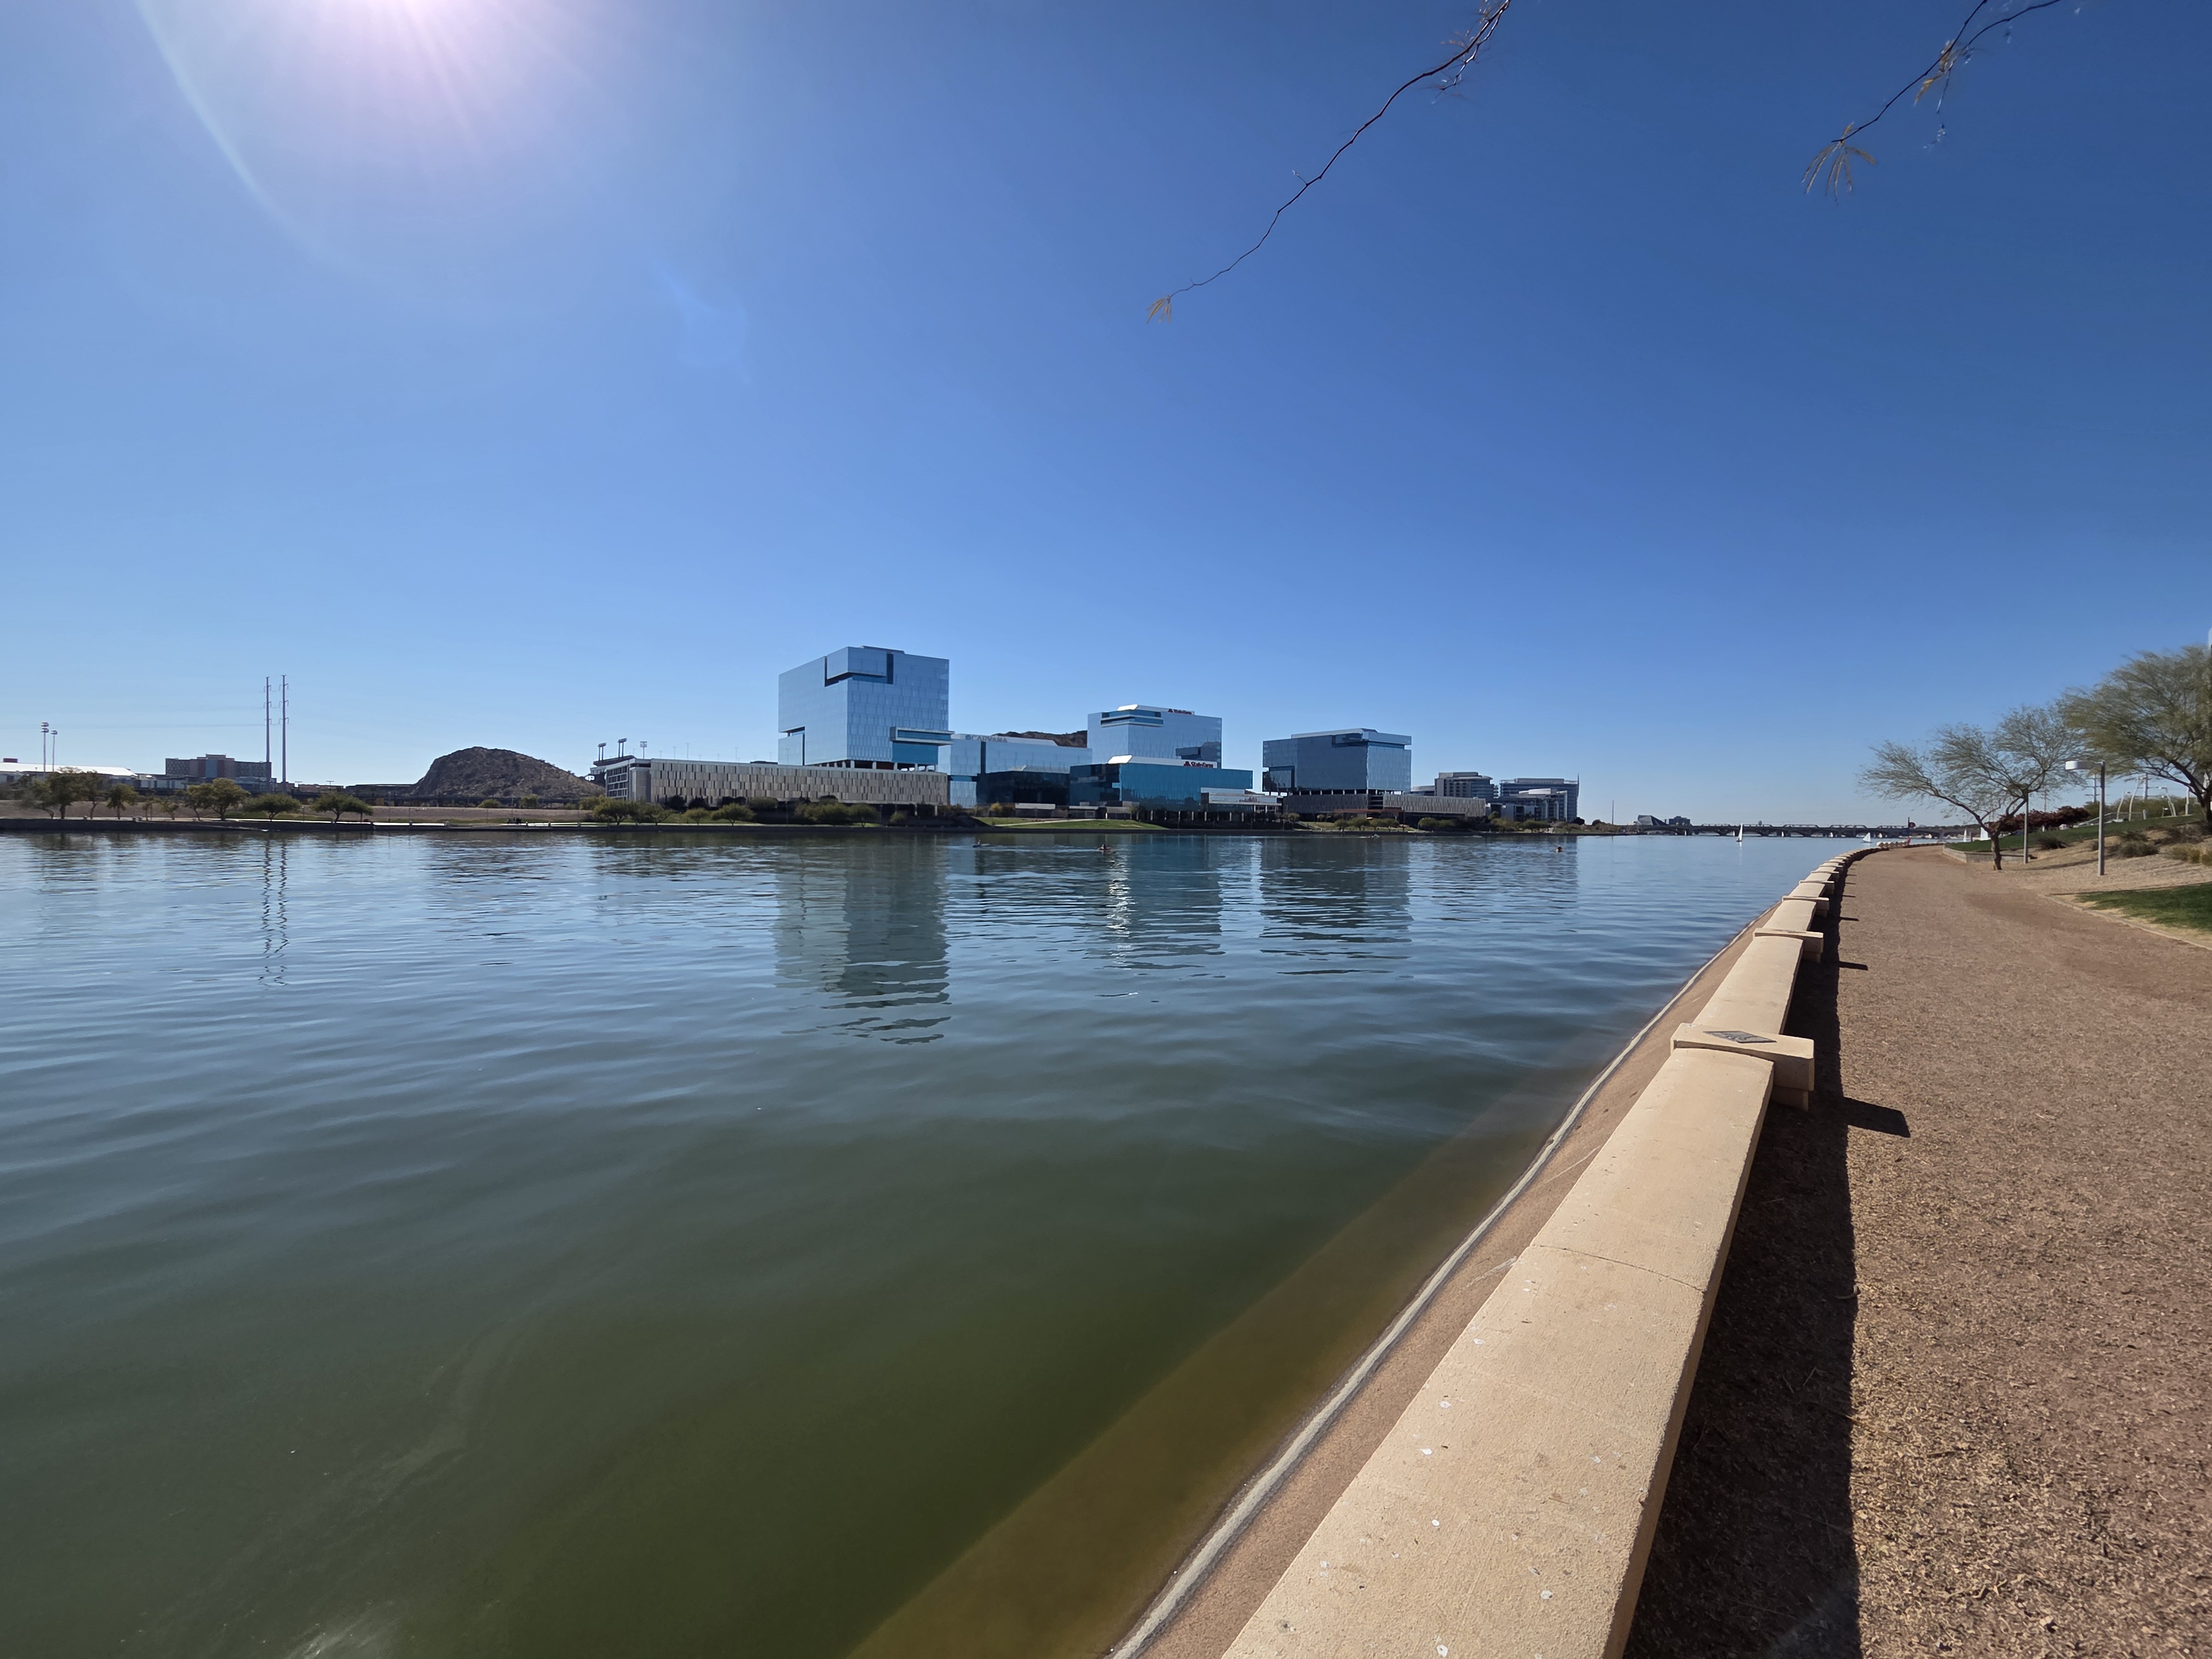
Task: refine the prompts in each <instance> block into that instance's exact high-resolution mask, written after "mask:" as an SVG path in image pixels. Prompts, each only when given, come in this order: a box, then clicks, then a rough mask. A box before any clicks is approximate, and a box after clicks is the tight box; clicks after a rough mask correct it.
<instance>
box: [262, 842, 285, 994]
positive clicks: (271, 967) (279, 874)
mask: <svg viewBox="0 0 2212 1659" xmlns="http://www.w3.org/2000/svg"><path fill="white" fill-rule="evenodd" d="M289 841H290V838H289V836H283V835H281V834H275V833H272V834H270V835H267V836H264V838H263V840H262V843H261V969H260V973H259V975H258V977H259V979H260V981H261V983H262V984H264V985H282V984H283V982H284V952H285V950H286V948H287V946H289V945H290V943H291V929H290V927H289V922H288V921H287V919H286V916H285V913H284V878H285V873H286V871H287V868H288V866H289V863H290V860H291V854H292V848H291V847H290V845H289Z"/></svg>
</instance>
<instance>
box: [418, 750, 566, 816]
mask: <svg viewBox="0 0 2212 1659" xmlns="http://www.w3.org/2000/svg"><path fill="white" fill-rule="evenodd" d="M410 793H412V794H413V795H414V796H415V798H416V799H418V800H465V801H468V802H471V803H473V802H475V801H478V800H483V799H489V798H493V797H496V798H497V799H500V800H501V801H512V800H515V799H520V797H521V796H524V795H535V796H537V797H538V799H540V800H542V801H544V802H546V803H547V804H548V805H550V804H551V803H552V802H554V801H570V800H580V799H583V798H584V797H585V796H586V795H588V794H592V793H596V792H595V791H594V790H593V789H592V786H591V784H590V783H589V782H587V781H585V780H584V779H582V778H580V777H578V776H577V775H575V774H574V772H564V771H562V769H560V768H559V767H557V766H556V765H554V764H553V763H552V762H551V761H542V760H539V759H538V757H536V756H535V755H525V754H521V753H519V752H518V751H516V750H513V749H456V750H453V753H452V754H450V755H441V756H439V757H438V758H437V759H435V760H434V761H432V762H431V763H430V769H429V770H428V771H427V772H425V773H424V774H423V775H422V781H421V782H420V783H418V784H416V786H415V787H414V788H413V790H411V791H410Z"/></svg>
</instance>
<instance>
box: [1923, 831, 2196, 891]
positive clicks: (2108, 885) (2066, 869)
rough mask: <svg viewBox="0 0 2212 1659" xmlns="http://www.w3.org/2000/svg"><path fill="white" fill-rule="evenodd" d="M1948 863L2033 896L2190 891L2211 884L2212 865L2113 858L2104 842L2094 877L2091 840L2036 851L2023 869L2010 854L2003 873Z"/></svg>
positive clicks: (2161, 856) (2160, 856)
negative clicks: (2056, 849) (2052, 850)
mask: <svg viewBox="0 0 2212 1659" xmlns="http://www.w3.org/2000/svg"><path fill="white" fill-rule="evenodd" d="M1947 856H1949V855H1947ZM1952 861H1953V862H1954V863H1956V864H1963V865H1964V866H1966V868H1967V869H1970V870H1972V871H1973V872H1976V873H1977V874H1978V875H1981V876H1984V877H1989V878H1994V879H1997V880H2002V882H2004V883H2005V884H2007V885H2008V886H2020V887H2025V888H2027V889H2028V890H2030V891H2032V892H2037V893H2052V894H2057V893H2095V892H2113V891H2118V890H2123V889H2126V888H2143V887H2189V886H2193V885H2195V884H2199V883H2202V882H2208V881H2212V865H2204V864H2191V863H2189V862H2188V861H2187V860H2183V859H2177V858H2172V857H2170V856H2169V855H2167V854H2165V853H2154V854H2152V855H2151V856H2150V857H2148V858H2142V859H2122V858H2114V857H2113V856H2112V848H2111V847H2110V845H2109V844H2108V845H2107V846H2106V851H2105V873H2104V874H2103V875H2101V876H2100V875H2099V874H2098V873H2097V848H2096V843H2095V842H2087V843H2086V844H2084V845H2082V846H2080V847H2069V848H2067V849H2066V850H2065V851H2064V852H2063V853H2038V854H2036V855H2035V857H2034V859H2033V861H2031V862H2030V863H2029V864H2028V866H2027V868H2026V869H2025V870H2023V869H2022V868H2021V866H2020V865H2019V864H2018V862H2017V861H2016V855H2015V854H2006V855H2005V867H2004V870H2003V872H2002V875H1998V874H1997V873H1996V872H1993V871H1992V870H1991V869H1990V861H1989V860H1987V859H1974V860H1966V859H1960V858H1957V857H1953V859H1952Z"/></svg>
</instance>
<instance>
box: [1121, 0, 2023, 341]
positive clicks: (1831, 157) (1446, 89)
mask: <svg viewBox="0 0 2212 1659" xmlns="http://www.w3.org/2000/svg"><path fill="white" fill-rule="evenodd" d="M2058 3H2059V0H1973V4H1972V8H1971V9H1969V10H1968V11H1967V13H1966V17H1965V18H1964V19H1963V20H1962V21H1960V24H1959V26H1958V27H1956V28H1955V29H1954V30H1953V31H1952V32H1951V37H1950V39H1948V40H1946V41H1944V43H1943V45H1942V48H1941V49H1940V50H1939V51H1938V52H1936V56H1935V58H1933V59H1931V60H1930V61H1929V64H1927V66H1926V67H1925V68H1923V70H1921V71H1920V72H1919V73H1918V74H1917V75H1915V76H1913V77H1912V78H1911V80H1909V81H1907V82H1905V84H1904V85H1903V86H1901V87H1899V88H1898V89H1897V90H1896V91H1895V92H1893V93H1892V94H1890V95H1889V97H1888V99H1887V100H1886V101H1885V102H1884V103H1883V104H1882V106H1881V107H1880V108H1879V109H1877V110H1875V112H1874V113H1873V114H1872V115H1869V116H1868V117H1867V118H1866V119H1865V120H1863V121H1849V122H1846V123H1844V129H1843V131H1841V132H1839V133H1838V134H1837V135H1836V137H1833V138H1832V139H1830V140H1829V141H1828V142H1827V143H1826V144H1824V145H1822V146H1821V148H1820V154H1819V155H1815V156H1814V158H1813V160H1812V161H1811V163H1810V165H1808V167H1806V169H1805V178H1804V183H1805V189H1806V191H1808V193H1809V192H1811V191H1813V190H1814V189H1816V188H1818V189H1825V190H1826V191H1827V193H1828V194H1829V195H1830V196H1831V197H1838V198H1840V197H1843V196H1845V195H1848V194H1849V193H1850V191H1852V190H1853V189H1855V188H1856V184H1855V181H1854V179H1853V178H1852V173H1851V170H1852V167H1853V166H1854V164H1856V163H1861V162H1863V163H1864V164H1865V165H1867V166H1869V167H1872V166H1873V165H1874V164H1875V160H1874V157H1873V155H1870V154H1869V152H1868V151H1867V149H1865V147H1864V146H1863V144H1861V143H1858V142H1857V141H1858V140H1859V139H1862V138H1863V137H1865V135H1866V132H1867V130H1868V129H1869V128H1870V127H1872V126H1873V125H1875V123H1877V122H1879V121H1880V120H1881V118H1883V117H1884V116H1886V115H1887V114H1888V113H1889V112H1890V111H1891V110H1893V108H1895V107H1896V106H1897V105H1898V103H1899V101H1900V100H1903V99H1904V97H1905V94H1908V93H1910V94H1911V96H1912V101H1913V103H1914V105H1915V106H1917V105H1918V104H1920V103H1921V102H1922V101H1923V100H1925V99H1927V98H1928V97H1929V96H1930V95H1931V94H1932V95H1933V96H1934V98H1935V100H1936V121H1937V125H1936V140H1937V142H1939V143H1940V142H1942V137H1943V127H1942V109H1943V103H1944V100H1945V98H1946V96H1947V95H1948V93H1949V91H1950V88H1951V81H1952V77H1953V76H1956V75H1957V74H1958V72H1959V71H1960V70H1962V69H1964V68H1966V65H1967V64H1969V63H1971V62H1972V60H1973V57H1974V52H1975V48H1976V47H1977V46H1979V45H1980V44H1981V42H1982V41H1983V40H1985V39H1987V38H1988V36H1989V35H1990V33H1993V32H1996V31H1999V30H2002V31H2003V32H2004V33H2005V34H2007V35H2009V34H2010V33H2011V32H2012V27H2013V26H2014V25H2015V23H2017V22H2019V21H2021V19H2022V18H2024V17H2027V16H2028V15H2031V14H2033V13H2035V12H2039V11H2048V10H2050V9H2051V8H2052V7H2053V6H2056V5H2057V4H2058ZM1512 6H1513V0H1477V6H1476V10H1475V20H1474V25H1473V26H1472V27H1469V28H1466V29H1463V30H1462V31H1461V32H1460V33H1457V34H1455V35H1454V36H1452V38H1451V39H1450V40H1448V41H1446V42H1445V45H1446V46H1447V47H1449V55H1448V56H1447V57H1446V58H1444V59H1443V62H1441V63H1437V64H1431V65H1430V66H1429V67H1428V68H1426V69H1425V70H1421V71H1420V72H1419V74H1417V75H1414V76H1410V77H1408V78H1407V80H1406V81H1404V82H1401V84H1400V85H1399V86H1398V88H1396V89H1395V91H1393V92H1392V93H1391V94H1390V95H1389V97H1387V98H1385V99H1384V100H1383V102H1382V104H1381V105H1380V106H1378V107H1377V108H1376V111H1375V112H1374V113H1373V114H1372V115H1370V116H1369V117H1368V118H1366V119H1365V120H1364V121H1362V122H1361V123H1360V124H1359V125H1358V126H1357V127H1355V128H1353V129H1352V135H1351V136H1350V137H1347V138H1346V139H1345V141H1344V142H1343V143H1340V144H1339V145H1338V146H1337V147H1336V148H1335V149H1334V150H1332V151H1331V152H1330V153H1329V157H1328V161H1324V162H1323V163H1322V167H1321V170H1320V171H1319V172H1317V173H1315V174H1314V175H1313V177H1311V178H1310V179H1308V178H1304V177H1303V176H1301V177H1300V178H1299V180H1298V187H1297V189H1296V190H1294V191H1291V194H1290V195H1289V196H1288V197H1286V198H1285V200H1284V201H1283V203H1282V204H1281V205H1280V206H1279V207H1277V208H1276V210H1275V211H1274V213H1273V216H1270V217H1269V219H1268V221H1267V228H1265V229H1263V230H1261V233H1260V234H1259V237H1258V239H1257V240H1255V241H1254V242H1253V244H1252V245H1251V246H1249V247H1248V248H1246V249H1245V250H1244V251H1243V252H1242V253H1240V254H1238V255H1237V257H1236V258H1233V259H1231V261H1230V262H1229V263H1228V264H1225V265H1224V266H1222V267H1221V269H1220V270H1217V271H1215V272H1214V273H1213V274H1212V276H1201V277H1199V278H1198V279H1197V280H1196V281H1194V282H1188V283H1184V284H1183V285H1182V287H1181V288H1178V289H1170V291H1169V292H1168V293H1165V294H1163V295H1160V297H1159V298H1158V299H1157V300H1155V301H1152V304H1151V305H1150V306H1148V307H1146V310H1145V320H1146V321H1147V322H1159V323H1164V322H1172V321H1173V320H1174V319H1175V302H1176V301H1177V300H1179V299H1181V298H1182V296H1183V295H1186V294H1189V293H1192V292H1194V290H1196V289H1201V288H1205V287H1206V286H1207V285H1208V284H1209V283H1218V282H1219V281H1220V280H1221V279H1222V278H1223V277H1224V276H1227V275H1228V274H1229V273H1230V272H1231V271H1232V270H1236V269H1237V266H1239V265H1241V264H1243V263H1244V262H1245V261H1246V260H1247V259H1249V258H1251V257H1252V256H1253V255H1254V254H1255V253H1257V252H1259V251H1260V250H1261V248H1263V247H1265V246H1267V239H1268V238H1269V237H1271V236H1273V234H1275V227H1276V226H1277V225H1279V224H1280V223H1281V222H1282V218H1283V216H1284V215H1285V213H1288V212H1289V211H1290V210H1291V209H1292V208H1294V207H1296V206H1297V204H1298V203H1299V201H1300V200H1301V199H1302V198H1303V197H1304V195H1305V193H1306V192H1307V191H1310V190H1311V189H1313V188H1314V186H1315V185H1318V184H1320V183H1321V181H1322V179H1326V178H1328V174H1329V169H1330V168H1332V167H1334V166H1335V165H1336V164H1337V162H1338V161H1340V160H1341V159H1342V158H1343V155H1344V153H1345V152H1346V150H1348V149H1351V148H1352V146H1353V145H1354V144H1356V143H1358V142H1359V140H1360V139H1361V137H1363V136H1364V135H1365V133H1366V131H1367V130H1368V128H1370V127H1371V126H1373V125H1375V124H1376V122H1377V121H1380V120H1381V119H1382V118H1383V117H1384V116H1386V115H1388V114H1389V112H1390V110H1391V108H1392V106H1394V105H1395V104H1396V103H1397V101H1398V100H1400V99H1401V98H1402V97H1404V96H1405V95H1406V94H1407V93H1409V92H1411V91H1413V88H1416V87H1419V86H1426V87H1428V88H1431V91H1432V92H1433V93H1434V94H1436V95H1437V97H1439V98H1441V97H1443V96H1446V95H1447V94H1452V93H1455V92H1458V91H1459V90H1460V89H1461V88H1462V87H1463V86H1464V85H1465V83H1466V81H1467V77H1468V72H1469V71H1470V70H1473V69H1474V67H1475V66H1476V64H1478V62H1480V59H1481V57H1482V54H1483V53H1484V52H1485V51H1486V50H1487V49H1488V47H1489V46H1490V44H1491V41H1492V38H1493V37H1494V36H1495V35H1496V34H1497V33H1498V27H1499V25H1500V24H1502V23H1503V22H1504V21H1505V14H1506V13H1507V12H1508V11H1510V9H1512Z"/></svg>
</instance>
